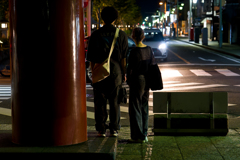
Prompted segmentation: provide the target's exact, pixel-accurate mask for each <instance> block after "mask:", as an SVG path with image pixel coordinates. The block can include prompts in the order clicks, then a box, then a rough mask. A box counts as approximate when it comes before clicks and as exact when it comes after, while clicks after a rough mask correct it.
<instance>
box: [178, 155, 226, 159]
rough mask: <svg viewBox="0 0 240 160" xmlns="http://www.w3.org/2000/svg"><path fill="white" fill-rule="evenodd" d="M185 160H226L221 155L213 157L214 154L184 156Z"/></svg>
mask: <svg viewBox="0 0 240 160" xmlns="http://www.w3.org/2000/svg"><path fill="white" fill-rule="evenodd" d="M183 158H184V160H224V159H223V157H222V156H221V155H213V154H206V155H201V154H189V155H183Z"/></svg>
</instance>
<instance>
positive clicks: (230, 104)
mask: <svg viewBox="0 0 240 160" xmlns="http://www.w3.org/2000/svg"><path fill="white" fill-rule="evenodd" d="M236 105H237V104H230V103H228V106H236Z"/></svg>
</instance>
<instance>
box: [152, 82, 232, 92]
mask: <svg viewBox="0 0 240 160" xmlns="http://www.w3.org/2000/svg"><path fill="white" fill-rule="evenodd" d="M225 86H229V85H224V84H210V85H202V86H192V87H179V88H169V89H164V88H163V90H160V91H178V90H183V91H184V90H191V89H201V88H212V87H225ZM151 92H159V90H156V91H151Z"/></svg>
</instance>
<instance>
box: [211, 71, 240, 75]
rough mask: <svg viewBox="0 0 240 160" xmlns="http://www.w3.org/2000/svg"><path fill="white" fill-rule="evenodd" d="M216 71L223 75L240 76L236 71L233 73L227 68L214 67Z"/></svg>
mask: <svg viewBox="0 0 240 160" xmlns="http://www.w3.org/2000/svg"><path fill="white" fill-rule="evenodd" d="M215 70H216V71H217V72H219V73H220V74H223V75H225V76H240V75H239V74H237V73H234V72H232V71H230V70H228V69H215Z"/></svg>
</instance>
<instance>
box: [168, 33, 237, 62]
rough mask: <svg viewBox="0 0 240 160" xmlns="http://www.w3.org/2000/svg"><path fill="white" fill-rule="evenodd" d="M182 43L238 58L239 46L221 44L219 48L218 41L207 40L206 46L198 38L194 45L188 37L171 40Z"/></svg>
mask: <svg viewBox="0 0 240 160" xmlns="http://www.w3.org/2000/svg"><path fill="white" fill-rule="evenodd" d="M173 39H176V40H179V41H182V42H186V43H189V44H193V45H196V46H200V47H203V48H207V49H209V50H213V51H217V52H220V53H223V54H227V55H231V56H234V57H236V58H240V45H236V44H229V43H222V48H220V47H219V44H218V41H212V40H210V39H209V40H208V45H203V44H202V38H199V43H195V42H194V41H189V38H188V37H182V36H179V37H178V38H173Z"/></svg>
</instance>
